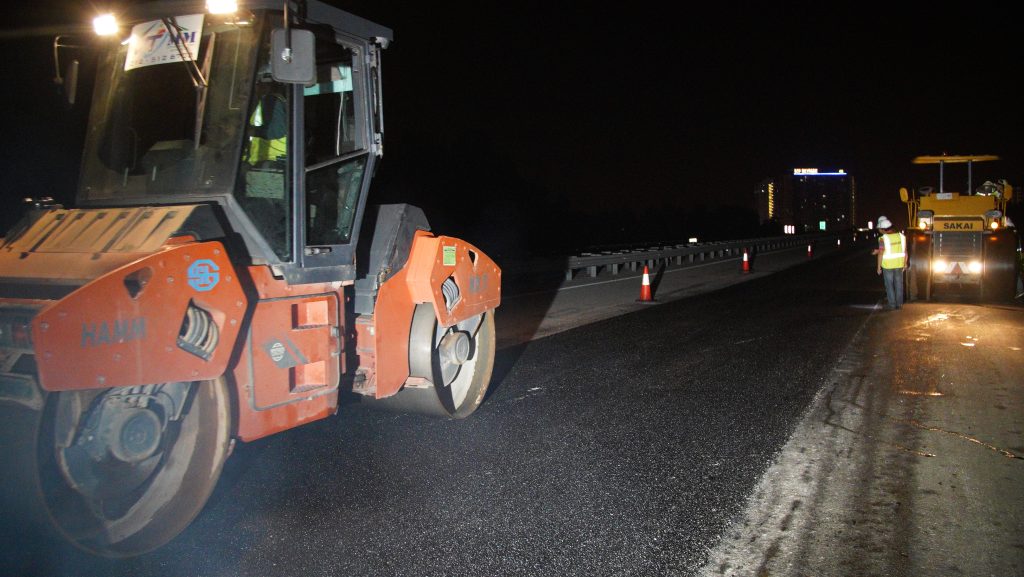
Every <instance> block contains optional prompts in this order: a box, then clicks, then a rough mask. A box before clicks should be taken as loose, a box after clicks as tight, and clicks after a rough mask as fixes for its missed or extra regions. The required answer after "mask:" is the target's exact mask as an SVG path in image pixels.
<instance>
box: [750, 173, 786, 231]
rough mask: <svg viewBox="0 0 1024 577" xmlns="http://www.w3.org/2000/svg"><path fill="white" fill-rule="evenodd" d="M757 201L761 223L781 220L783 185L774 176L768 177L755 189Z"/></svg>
mask: <svg viewBox="0 0 1024 577" xmlns="http://www.w3.org/2000/svg"><path fill="white" fill-rule="evenodd" d="M754 198H755V199H756V201H757V217H758V221H759V222H760V223H761V224H764V223H766V222H771V221H775V222H778V221H779V209H781V207H782V205H781V203H780V201H781V200H782V186H780V185H779V181H778V180H776V179H774V178H766V179H764V180H763V181H761V184H759V185H758V186H757V189H756V190H754Z"/></svg>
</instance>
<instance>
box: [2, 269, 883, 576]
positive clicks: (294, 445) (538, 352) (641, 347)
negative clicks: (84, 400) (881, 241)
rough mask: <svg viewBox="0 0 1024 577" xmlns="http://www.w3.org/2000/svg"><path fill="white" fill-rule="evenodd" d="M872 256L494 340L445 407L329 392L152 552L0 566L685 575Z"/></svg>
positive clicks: (231, 468) (783, 429) (867, 303)
mask: <svg viewBox="0 0 1024 577" xmlns="http://www.w3.org/2000/svg"><path fill="white" fill-rule="evenodd" d="M872 268H873V267H872V262H871V258H870V256H868V257H867V258H865V255H864V253H863V251H860V252H845V251H842V252H839V253H837V254H835V255H832V256H830V257H829V258H826V259H822V260H819V261H813V262H809V263H807V264H803V265H800V266H797V267H794V268H792V269H789V270H785V271H783V272H780V273H778V274H775V275H772V276H768V277H764V278H758V279H754V280H751V281H749V282H746V283H743V284H739V285H735V286H732V287H729V288H726V289H724V290H721V291H717V292H713V293H709V294H705V295H700V296H696V297H692V298H687V299H683V300H679V301H674V302H667V303H665V304H661V305H656V306H652V307H649V308H645V309H643V310H641V311H638V312H635V313H631V314H628V315H625V316H621V317H618V318H613V319H608V320H605V321H601V322H597V323H594V324H590V325H587V326H583V327H580V328H577V329H573V330H569V331H566V332H562V333H559V334H556V335H553V336H550V337H547V338H543V339H540V340H536V341H533V342H530V343H528V344H525V345H521V346H517V347H512V348H506V349H503V350H501V351H499V355H498V359H497V366H496V369H495V378H494V381H493V384H492V390H491V393H490V395H489V398H488V399H487V400H486V402H485V403H484V405H483V406H482V407H481V408H480V410H479V411H477V413H476V414H474V415H472V416H471V417H470V418H468V419H466V420H463V421H445V420H434V419H429V418H425V417H417V416H408V415H395V414H388V413H378V412H372V411H367V410H365V409H362V408H361V407H357V406H345V407H344V408H343V409H342V411H341V413H340V415H339V416H338V417H336V418H332V419H328V420H326V421H323V422H318V423H314V424H311V425H307V426H304V427H300V428H297V429H295V430H293V431H290V432H286V433H283V434H279V435H276V436H274V437H271V438H268V439H265V440H262V441H258V442H255V443H252V444H248V445H240V446H239V447H237V449H236V451H235V453H234V455H233V456H232V457H231V458H230V459H229V461H228V465H227V467H226V470H225V474H224V476H223V478H222V479H221V482H220V484H219V486H218V489H217V491H216V492H215V494H214V497H213V499H212V500H211V502H210V503H209V504H208V505H207V507H206V509H205V510H204V511H203V513H202V514H201V515H200V516H199V518H197V519H196V521H195V522H194V523H193V524H192V526H191V527H189V528H188V529H187V530H186V531H185V532H184V533H183V534H182V535H180V536H179V537H178V538H177V539H175V540H174V541H172V542H171V543H170V544H169V545H167V546H165V547H164V548H162V549H159V550H157V551H156V552H154V553H150V554H147V555H144V556H141V557H138V558H134V559H128V560H105V559H97V558H93V557H89V556H86V555H84V554H81V553H78V552H77V551H75V550H71V549H68V548H61V547H58V546H55V545H50V544H45V545H43V546H39V547H36V548H33V547H26V546H25V544H20V545H19V546H18V548H17V549H13V548H6V547H5V549H7V551H6V552H7V553H8V555H7V558H6V563H7V564H8V566H9V568H8V569H5V574H14V575H37V574H38V575H110V576H113V575H126V576H127V575H131V576H133V577H142V576H146V575H160V576H174V575H203V576H206V575H224V576H249V575H253V576H256V575H259V576H270V575H288V576H293V575H304V576H305V575H308V576H313V575H332V576H341V575H366V576H376V575H381V576H384V575H387V576H397V575H416V576H432V575H453V576H454V575H474V576H476V575H643V576H650V575H691V574H694V573H695V572H696V571H697V570H698V569H699V568H700V567H701V565H702V564H703V563H705V562H706V561H707V559H708V555H709V550H710V549H711V548H712V547H714V545H715V543H716V542H717V541H718V538H719V536H720V535H721V534H722V533H723V531H725V529H726V527H727V525H728V523H729V521H730V520H731V519H732V518H734V517H736V516H737V515H739V514H740V513H741V512H742V508H743V505H744V503H745V501H746V499H747V497H748V496H749V495H750V493H751V491H752V490H753V488H754V487H755V485H756V484H757V483H758V481H759V478H760V476H761V475H762V474H763V473H764V472H765V470H766V468H767V467H768V466H769V465H770V464H771V462H772V460H773V458H774V457H775V456H776V455H777V454H778V452H779V451H780V450H781V448H782V447H783V445H784V444H785V443H786V441H787V439H788V438H789V436H790V434H791V433H792V432H793V430H794V428H795V427H796V425H797V423H798V422H799V419H800V416H801V414H802V413H804V411H805V409H807V407H808V405H809V404H810V403H811V401H812V399H813V398H814V397H815V395H816V393H818V391H819V390H820V389H821V387H822V385H823V383H824V382H825V380H826V379H827V377H828V376H829V374H830V371H831V370H832V368H833V365H834V364H835V363H836V362H837V360H838V359H839V358H840V357H841V356H842V353H843V351H844V350H845V349H846V348H847V346H848V345H849V344H850V343H851V341H852V340H853V338H854V336H855V335H856V334H857V332H858V330H859V329H861V327H862V326H863V325H864V324H865V323H866V322H867V320H868V319H869V318H870V315H871V314H872V312H873V307H874V305H875V304H877V302H878V300H879V296H880V295H881V287H880V281H879V280H878V278H877V277H876V276H875V275H874V271H873V270H872ZM500 313H501V311H500V309H499V314H500Z"/></svg>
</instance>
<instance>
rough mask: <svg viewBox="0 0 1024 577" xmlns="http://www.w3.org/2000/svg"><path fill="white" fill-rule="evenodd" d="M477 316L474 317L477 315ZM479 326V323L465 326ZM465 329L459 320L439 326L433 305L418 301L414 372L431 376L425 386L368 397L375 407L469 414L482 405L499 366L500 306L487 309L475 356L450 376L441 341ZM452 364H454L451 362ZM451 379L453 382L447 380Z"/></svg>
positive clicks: (440, 414) (458, 415)
mask: <svg viewBox="0 0 1024 577" xmlns="http://www.w3.org/2000/svg"><path fill="white" fill-rule="evenodd" d="M471 320H473V319H471ZM465 324H469V325H476V323H475V322H470V323H460V325H465ZM458 330H459V325H456V326H455V327H450V328H447V329H446V328H444V327H441V326H440V325H438V323H437V319H436V317H435V316H434V309H433V307H432V306H431V305H430V304H420V305H417V307H416V310H415V311H414V312H413V319H412V331H411V334H410V339H409V340H410V344H409V356H410V359H409V360H410V362H409V365H410V370H411V372H412V376H418V377H423V378H425V379H428V381H429V383H428V385H427V386H425V387H409V386H406V387H404V388H403V389H402V390H400V391H399V392H398V393H396V394H394V395H392V396H390V397H387V398H385V399H369V398H365V397H364V398H363V400H362V402H363V403H364V404H365V405H367V406H368V407H370V408H374V409H382V410H387V411H393V412H400V413H415V414H420V415H428V416H434V417H445V418H451V419H464V418H466V417H468V416H469V415H471V414H473V412H475V411H476V410H477V408H479V407H480V404H481V403H482V402H483V400H484V396H485V395H486V394H487V387H488V386H489V385H490V382H491V374H492V372H493V371H494V352H495V345H494V343H495V340H494V311H486V312H484V313H482V318H481V319H480V323H479V325H478V326H477V327H476V328H475V331H474V332H473V333H472V335H469V334H468V333H467V336H469V340H470V341H471V345H470V353H469V358H468V359H467V360H466V361H465V362H464V363H462V364H461V365H460V366H459V367H458V371H457V372H456V374H455V375H454V376H453V377H448V378H446V377H445V374H444V373H445V367H444V366H442V365H443V362H442V358H441V353H440V352H439V347H438V344H439V341H441V339H442V338H444V337H445V336H446V335H449V334H452V333H453V332H457V331H458ZM449 369H450V367H449ZM445 381H448V382H447V383H446V382H445Z"/></svg>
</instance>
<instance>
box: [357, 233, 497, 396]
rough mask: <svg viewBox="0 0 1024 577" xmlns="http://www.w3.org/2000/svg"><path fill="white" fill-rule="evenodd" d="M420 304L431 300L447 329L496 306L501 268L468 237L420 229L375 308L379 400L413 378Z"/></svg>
mask: <svg viewBox="0 0 1024 577" xmlns="http://www.w3.org/2000/svg"><path fill="white" fill-rule="evenodd" d="M421 303H430V304H431V306H432V307H433V308H434V314H435V315H436V316H437V320H438V323H439V324H440V325H442V326H444V327H450V326H452V325H454V324H456V323H458V322H459V321H462V320H465V319H468V318H471V317H474V316H476V315H479V314H480V313H483V312H485V311H488V310H492V309H495V308H497V307H498V305H499V304H500V303H501V269H500V268H498V265H497V264H495V262H494V261H493V260H491V259H490V258H488V257H487V255H485V254H484V253H483V252H482V251H481V250H480V249H478V248H476V247H475V246H473V245H471V244H469V243H468V242H466V241H463V240H460V239H457V238H452V237H449V236H433V235H431V234H430V233H429V232H426V231H422V230H420V231H416V235H415V238H414V239H413V244H412V249H411V250H410V251H409V260H408V262H406V264H405V266H404V267H403V268H402V270H400V271H399V272H398V273H397V274H396V275H394V276H393V277H391V278H390V279H388V280H387V281H386V282H385V283H384V284H383V285H381V288H380V293H379V296H378V298H377V304H376V307H375V308H374V329H375V331H374V348H375V350H376V362H377V367H376V376H377V391H376V397H377V398H378V399H380V398H384V397H388V396H391V395H393V394H395V393H396V392H398V390H399V389H400V388H401V387H402V385H403V384H404V383H405V381H406V379H407V378H408V377H409V331H410V328H411V324H412V316H413V311H414V309H415V308H416V305H418V304H421Z"/></svg>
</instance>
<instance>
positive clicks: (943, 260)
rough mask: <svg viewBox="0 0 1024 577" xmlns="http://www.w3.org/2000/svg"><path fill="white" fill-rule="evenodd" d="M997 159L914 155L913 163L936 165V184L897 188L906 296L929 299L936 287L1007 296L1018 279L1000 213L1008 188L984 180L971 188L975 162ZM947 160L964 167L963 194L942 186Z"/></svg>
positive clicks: (1012, 243)
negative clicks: (906, 259) (904, 224)
mask: <svg viewBox="0 0 1024 577" xmlns="http://www.w3.org/2000/svg"><path fill="white" fill-rule="evenodd" d="M993 160H999V157H998V156H992V155H969V156H948V155H943V156H918V157H917V158H915V159H914V164H937V165H939V187H938V190H934V189H932V188H931V187H922V188H920V189H918V190H917V191H916V194H915V193H911V192H908V191H907V189H906V188H901V189H900V198H901V200H903V202H904V203H906V205H907V211H908V212H907V216H908V223H909V227H908V230H907V240H908V244H909V246H910V278H909V279H908V282H907V289H908V291H909V293H910V294H909V297H910V299H911V300H914V299H925V300H931V298H932V296H933V295H934V294H935V292H936V290H940V291H941V290H949V291H953V290H959V291H961V292H962V291H964V290H966V291H968V292H972V293H975V294H977V295H978V296H979V297H980V299H981V300H983V301H1004V300H1011V299H1012V298H1013V296H1014V294H1015V291H1016V284H1017V278H1018V274H1019V272H1018V262H1017V248H1018V242H1019V241H1018V237H1017V229H1016V227H1015V226H1014V224H1013V222H1012V221H1010V219H1009V218H1007V216H1006V205H1007V202H1008V201H1009V200H1010V199H1011V198H1012V197H1013V187H1011V186H1010V184H1009V183H1007V182H1006V181H1005V180H1004V181H999V182H988V181H987V182H985V183H984V184H982V185H981V186H979V187H978V188H977V189H974V190H973V191H972V186H971V176H972V169H973V165H974V163H975V162H986V161H993ZM947 164H966V165H967V174H968V176H967V192H966V193H958V192H950V191H947V190H946V189H945V182H944V180H945V179H944V176H945V175H944V169H945V165H947Z"/></svg>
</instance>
